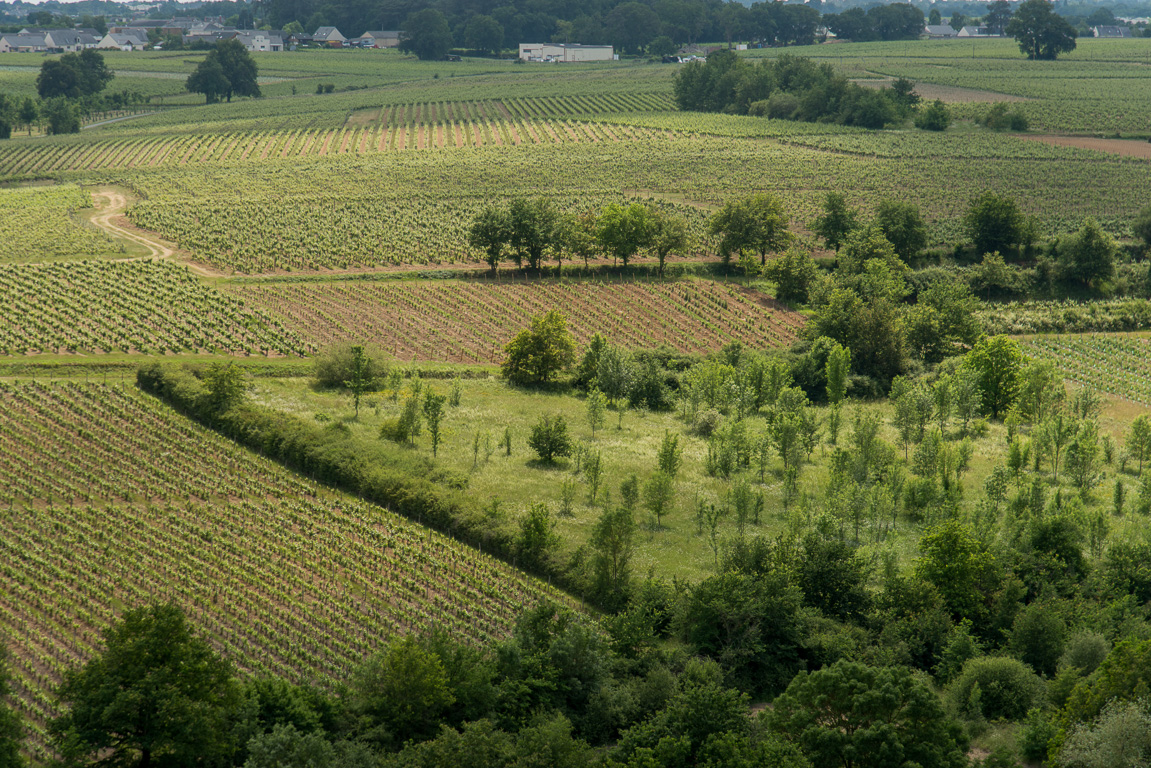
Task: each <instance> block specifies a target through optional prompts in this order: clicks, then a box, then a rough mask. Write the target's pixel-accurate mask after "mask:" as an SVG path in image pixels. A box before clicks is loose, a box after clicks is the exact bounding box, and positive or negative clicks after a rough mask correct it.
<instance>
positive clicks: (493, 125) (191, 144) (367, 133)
mask: <svg viewBox="0 0 1151 768" xmlns="http://www.w3.org/2000/svg"><path fill="white" fill-rule="evenodd" d="M461 114H462V113H461ZM657 133H658V132H657V131H656V130H654V129H651V128H645V127H642V126H629V125H607V124H602V123H595V122H576V121H571V120H541V119H523V118H517V117H512V118H504V117H502V116H501V117H500V118H499V119H495V120H488V119H464V118H461V119H459V120H456V119H447V118H446V119H444V120H443V121H441V122H438V123H434V124H426V125H425V124H408V123H405V122H396V123H394V124H392V123H389V124H387V125H382V124H380V123H375V122H367V123H363V124H353V125H350V126H349V127H346V128H336V129H313V130H308V129H299V130H295V131H273V132H262V133H257V132H244V133H234V132H228V133H220V134H190V135H185V136H175V137H172V136H168V137H161V136H150V137H146V138H138V137H137V138H124V139H106V140H103V141H98V142H88V141H60V142H56V143H44V142H36V143H31V142H25V143H17V144H11V145H10V146H6V147H0V177H4V176H9V177H21V176H25V177H29V176H30V177H33V178H35V177H39V176H42V175H44V174H53V173H59V172H62V171H103V170H113V169H121V168H139V167H154V166H172V165H179V166H184V165H198V164H203V163H231V164H235V163H238V162H249V163H252V162H260V161H266V160H279V159H298V158H309V157H326V156H329V155H343V154H366V153H372V152H387V151H395V150H430V149H460V148H464V147H485V146H496V147H501V146H503V147H511V146H520V145H523V144H527V145H532V144H579V143H599V142H603V141H642V140H646V139H650V138H652V137H654V136H655V135H656V134H657Z"/></svg>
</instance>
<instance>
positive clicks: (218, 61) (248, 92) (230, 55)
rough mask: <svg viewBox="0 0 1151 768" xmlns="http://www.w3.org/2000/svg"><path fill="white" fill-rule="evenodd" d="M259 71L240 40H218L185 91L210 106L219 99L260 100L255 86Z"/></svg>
mask: <svg viewBox="0 0 1151 768" xmlns="http://www.w3.org/2000/svg"><path fill="white" fill-rule="evenodd" d="M258 74H259V68H258V67H257V66H256V62H255V60H254V59H252V56H251V54H249V53H248V50H247V49H246V48H245V47H244V44H243V43H241V42H240V41H239V40H221V41H219V42H218V43H216V47H215V48H213V49H212V50H211V51H210V52H209V53H208V55H207V56H206V57H205V58H204V60H203V61H202V62H200V64H198V65H197V66H196V71H195V72H193V73H192V74H191V75H189V76H188V80H187V82H186V83H185V87H186V88H187V89H188V90H189V91H191V92H192V93H202V94H204V96H205V97H206V99H207V102H208V103H209V104H211V103H212V102H213V101H218V100H219V98H220V97H221V96H223V97H224V98H225V99H226V100H228V101H231V100H232V96H253V97H256V96H259V95H260V86H259V84H258V83H257V80H256V78H257V76H258Z"/></svg>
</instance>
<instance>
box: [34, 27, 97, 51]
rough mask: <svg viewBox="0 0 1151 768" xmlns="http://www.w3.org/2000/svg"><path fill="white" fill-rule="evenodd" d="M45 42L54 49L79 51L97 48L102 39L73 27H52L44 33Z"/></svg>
mask: <svg viewBox="0 0 1151 768" xmlns="http://www.w3.org/2000/svg"><path fill="white" fill-rule="evenodd" d="M44 44H45V45H47V46H48V49H49V50H52V51H60V52H61V53H77V52H78V51H82V50H84V49H85V48H95V47H96V46H97V45H99V44H100V41H99V40H98V39H96V38H95V37H93V36H92V35H90V34H87V33H86V32H78V31H76V30H72V29H52V30H49V31H48V33H47V34H45V35H44Z"/></svg>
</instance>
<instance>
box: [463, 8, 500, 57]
mask: <svg viewBox="0 0 1151 768" xmlns="http://www.w3.org/2000/svg"><path fill="white" fill-rule="evenodd" d="M464 43H465V44H466V45H467V46H468V47H469V48H471V49H472V50H473V51H484V52H485V53H491V54H492V55H493V56H494V55H498V54H499V52H500V50H501V49H502V48H503V47H504V28H503V27H502V26H500V23H499V22H498V21H496V20H495V19H493V18H492V17H491V16H485V15H483V14H480V15H479V16H473V17H472V18H471V19H470V20H468V23H467V26H466V27H464Z"/></svg>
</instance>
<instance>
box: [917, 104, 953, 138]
mask: <svg viewBox="0 0 1151 768" xmlns="http://www.w3.org/2000/svg"><path fill="white" fill-rule="evenodd" d="M950 125H951V111H950V110H949V109H948V108H947V105H946V104H944V103H943V102H942V101H940V100H939V99H936V100H935V101H934V102H933V103H932V104H931V105H930V106H928V107H927V108H926V109H923V110H921V111H920V113H919V114H918V115H916V117H915V127H916V128H921V129H922V130H925V131H946V130H947V129H948V127H949V126H950Z"/></svg>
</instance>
